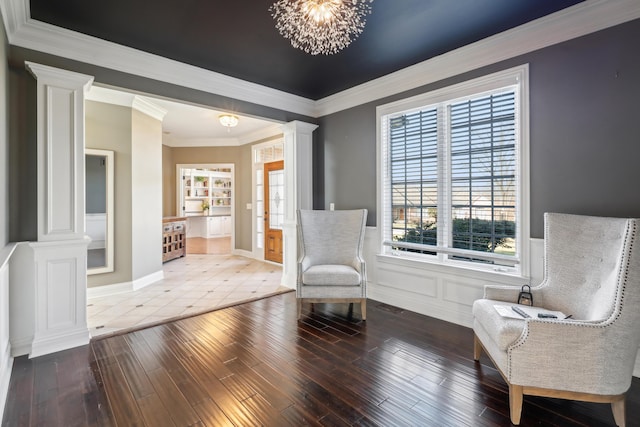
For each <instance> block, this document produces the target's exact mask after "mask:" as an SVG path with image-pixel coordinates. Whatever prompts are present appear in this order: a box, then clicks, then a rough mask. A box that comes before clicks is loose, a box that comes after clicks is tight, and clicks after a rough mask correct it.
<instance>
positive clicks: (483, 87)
mask: <svg viewBox="0 0 640 427" xmlns="http://www.w3.org/2000/svg"><path fill="white" fill-rule="evenodd" d="M509 87H513V88H514V90H515V93H516V104H515V105H516V111H517V114H516V116H517V117H516V121H517V125H516V132H517V141H516V152H517V160H518V161H517V162H516V163H517V164H516V176H517V191H516V257H515V260H516V264H515V266H514V267H509V266H502V265H495V264H482V263H476V262H469V261H457V260H453V259H449V256H448V254H450V253H452V252H454V253H459V251H464V250H461V249H453V248H447V247H443V241H442V238H441V236H443V235H444V233H448V232H449V228H450V227H449V223H450V222H451V218H450V217H451V213H450V206H449V204H450V201H451V182H449V179H448V176H446V175H445V173H446V170H448V167H447V168H443V167H439V168H438V174H439V175H438V181H439V182H440V181H441V180H444V181H443V182H444V184H442V186H441V185H440V184H439V185H438V188H439V190H440V189H441V188H442V189H443V190H444V191H439V194H438V205H439V208H438V210H439V212H441V211H442V210H446V215H445V216H446V218H440V215H439V219H438V229H439V230H442V232H439V233H438V246H437V251H435V252H437V253H436V255H423V254H416V253H412V252H407V251H392V250H391V248H390V247H389V246H385V242H384V239H385V236H386V235H387V228H388V227H390V222H389V221H390V218H389V217H390V212H391V206H390V203H391V201H390V200H388V197H387V196H388V195H387V188H385V185H386V182H387V177H386V176H385V173H387V171H388V170H389V168H388V166H387V165H386V164H385V163H386V162H388V161H389V153H388V147H387V146H385V140H386V139H387V138H388V136H387V132H388V130H387V121H388V120H387V118H389V117H390V116H393V115H397V114H399V113H410V112H415V111H419V110H423V109H427V108H430V107H431V106H436V105H439V104H442V103H454V102H460V101H464V100H465V99H473V98H476V97H479V96H482V95H484V94H488V93H492V92H495V91H498V90H501V89H502V90H504V89H505V88H509ZM441 118H442V117H439V120H440V119H441ZM447 125H448V120H444V121H443V122H441V123H439V132H440V131H442V132H444V133H445V138H446V140H447V141H446V143H445V144H444V147H439V149H438V150H439V151H438V156H439V161H445V162H449V161H450V155H451V153H450V150H451V144H450V140H449V135H448V131H449V130H448V129H447V128H446V126H447ZM376 140H377V142H376V144H377V150H376V151H377V158H378V162H377V177H378V179H377V195H378V197H377V200H378V203H377V211H378V212H377V224H378V236H379V243H380V245H379V254H380V255H382V256H385V255H387V256H396V257H399V258H402V259H406V260H416V261H421V262H426V263H435V264H439V265H446V266H451V267H453V268H463V269H471V270H480V271H490V272H495V273H499V274H506V275H516V276H520V277H528V276H529V272H530V265H529V264H530V261H529V242H530V208H529V206H530V192H529V186H530V177H529V66H528V64H523V65H520V66H517V67H513V68H510V69H507V70H503V71H500V72H497V73H492V74H489V75H486V76H482V77H478V78H475V79H472V80H468V81H465V82H462V83H458V84H455V85H452V86H447V87H443V88H440V89H436V90H433V91H430V92H426V93H423V94H419V95H416V96H412V97H409V98H405V99H401V100H398V101H395V102H391V103H388V104H384V105H380V106H378V107H377V108H376ZM387 142H388V141H387ZM383 150H384V151H383ZM440 193H446V194H440ZM470 252H471V253H476V251H470ZM477 253H478V254H481V252H477ZM491 257H492V258H499V257H496V255H494V254H492V255H491ZM508 258H510V259H514V257H511V256H508Z"/></svg>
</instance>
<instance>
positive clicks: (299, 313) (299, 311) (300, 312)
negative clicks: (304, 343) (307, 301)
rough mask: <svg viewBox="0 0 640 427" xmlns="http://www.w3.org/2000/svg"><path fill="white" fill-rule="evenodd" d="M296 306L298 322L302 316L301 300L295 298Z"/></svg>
mask: <svg viewBox="0 0 640 427" xmlns="http://www.w3.org/2000/svg"><path fill="white" fill-rule="evenodd" d="M296 304H297V305H298V307H297V308H298V320H300V317H301V316H302V298H297V299H296Z"/></svg>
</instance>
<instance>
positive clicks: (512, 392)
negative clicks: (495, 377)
mask: <svg viewBox="0 0 640 427" xmlns="http://www.w3.org/2000/svg"><path fill="white" fill-rule="evenodd" d="M522 391H523V390H522V386H521V385H515V384H509V412H511V424H513V425H516V426H517V425H520V416H521V415H522V399H523V397H524V396H523V395H522Z"/></svg>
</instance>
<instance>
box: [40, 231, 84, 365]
mask: <svg viewBox="0 0 640 427" xmlns="http://www.w3.org/2000/svg"><path fill="white" fill-rule="evenodd" d="M88 243H89V239H82V240H68V241H64V242H63V241H57V242H33V243H30V244H29V246H31V248H32V250H33V256H34V261H35V284H34V285H35V286H34V288H35V330H34V333H33V342H32V343H31V351H30V352H29V357H37V356H41V355H44V354H49V353H53V352H56V351H60V350H64V349H68V348H72V347H77V346H80V345H85V344H88V343H89V339H90V335H89V329H88V327H87V296H86V295H87V270H86V265H87V246H88ZM81 266H84V268H82V267H81Z"/></svg>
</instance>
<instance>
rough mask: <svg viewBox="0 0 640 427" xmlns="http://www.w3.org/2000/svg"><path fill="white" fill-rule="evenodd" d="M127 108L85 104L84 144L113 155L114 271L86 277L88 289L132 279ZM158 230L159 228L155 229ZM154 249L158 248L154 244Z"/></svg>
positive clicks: (89, 102)
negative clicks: (110, 152) (108, 151)
mask: <svg viewBox="0 0 640 427" xmlns="http://www.w3.org/2000/svg"><path fill="white" fill-rule="evenodd" d="M131 120H132V116H131V108H128V107H122V106H119V105H111V104H104V103H102V102H93V101H87V102H85V134H86V137H85V145H86V146H87V148H97V149H101V150H112V151H113V153H114V159H113V167H114V173H113V174H114V177H113V185H114V206H113V209H114V227H113V228H114V242H113V244H114V247H113V248H114V253H113V256H114V271H113V272H112V273H105V274H94V275H91V276H89V277H88V279H87V281H88V287H90V288H91V287H94V286H102V285H111V284H114V283H126V282H130V281H131V280H133V279H132V277H133V276H132V274H133V273H132V271H133V267H132V258H133V254H132V243H131V235H132V230H133V225H132V213H131V212H132V209H133V208H132V195H131V194H132V193H131V180H132V177H131V174H132V169H133V166H132V154H131V145H132V142H131V133H132V123H131ZM158 228H160V226H158ZM158 247H161V245H160V243H158Z"/></svg>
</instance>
